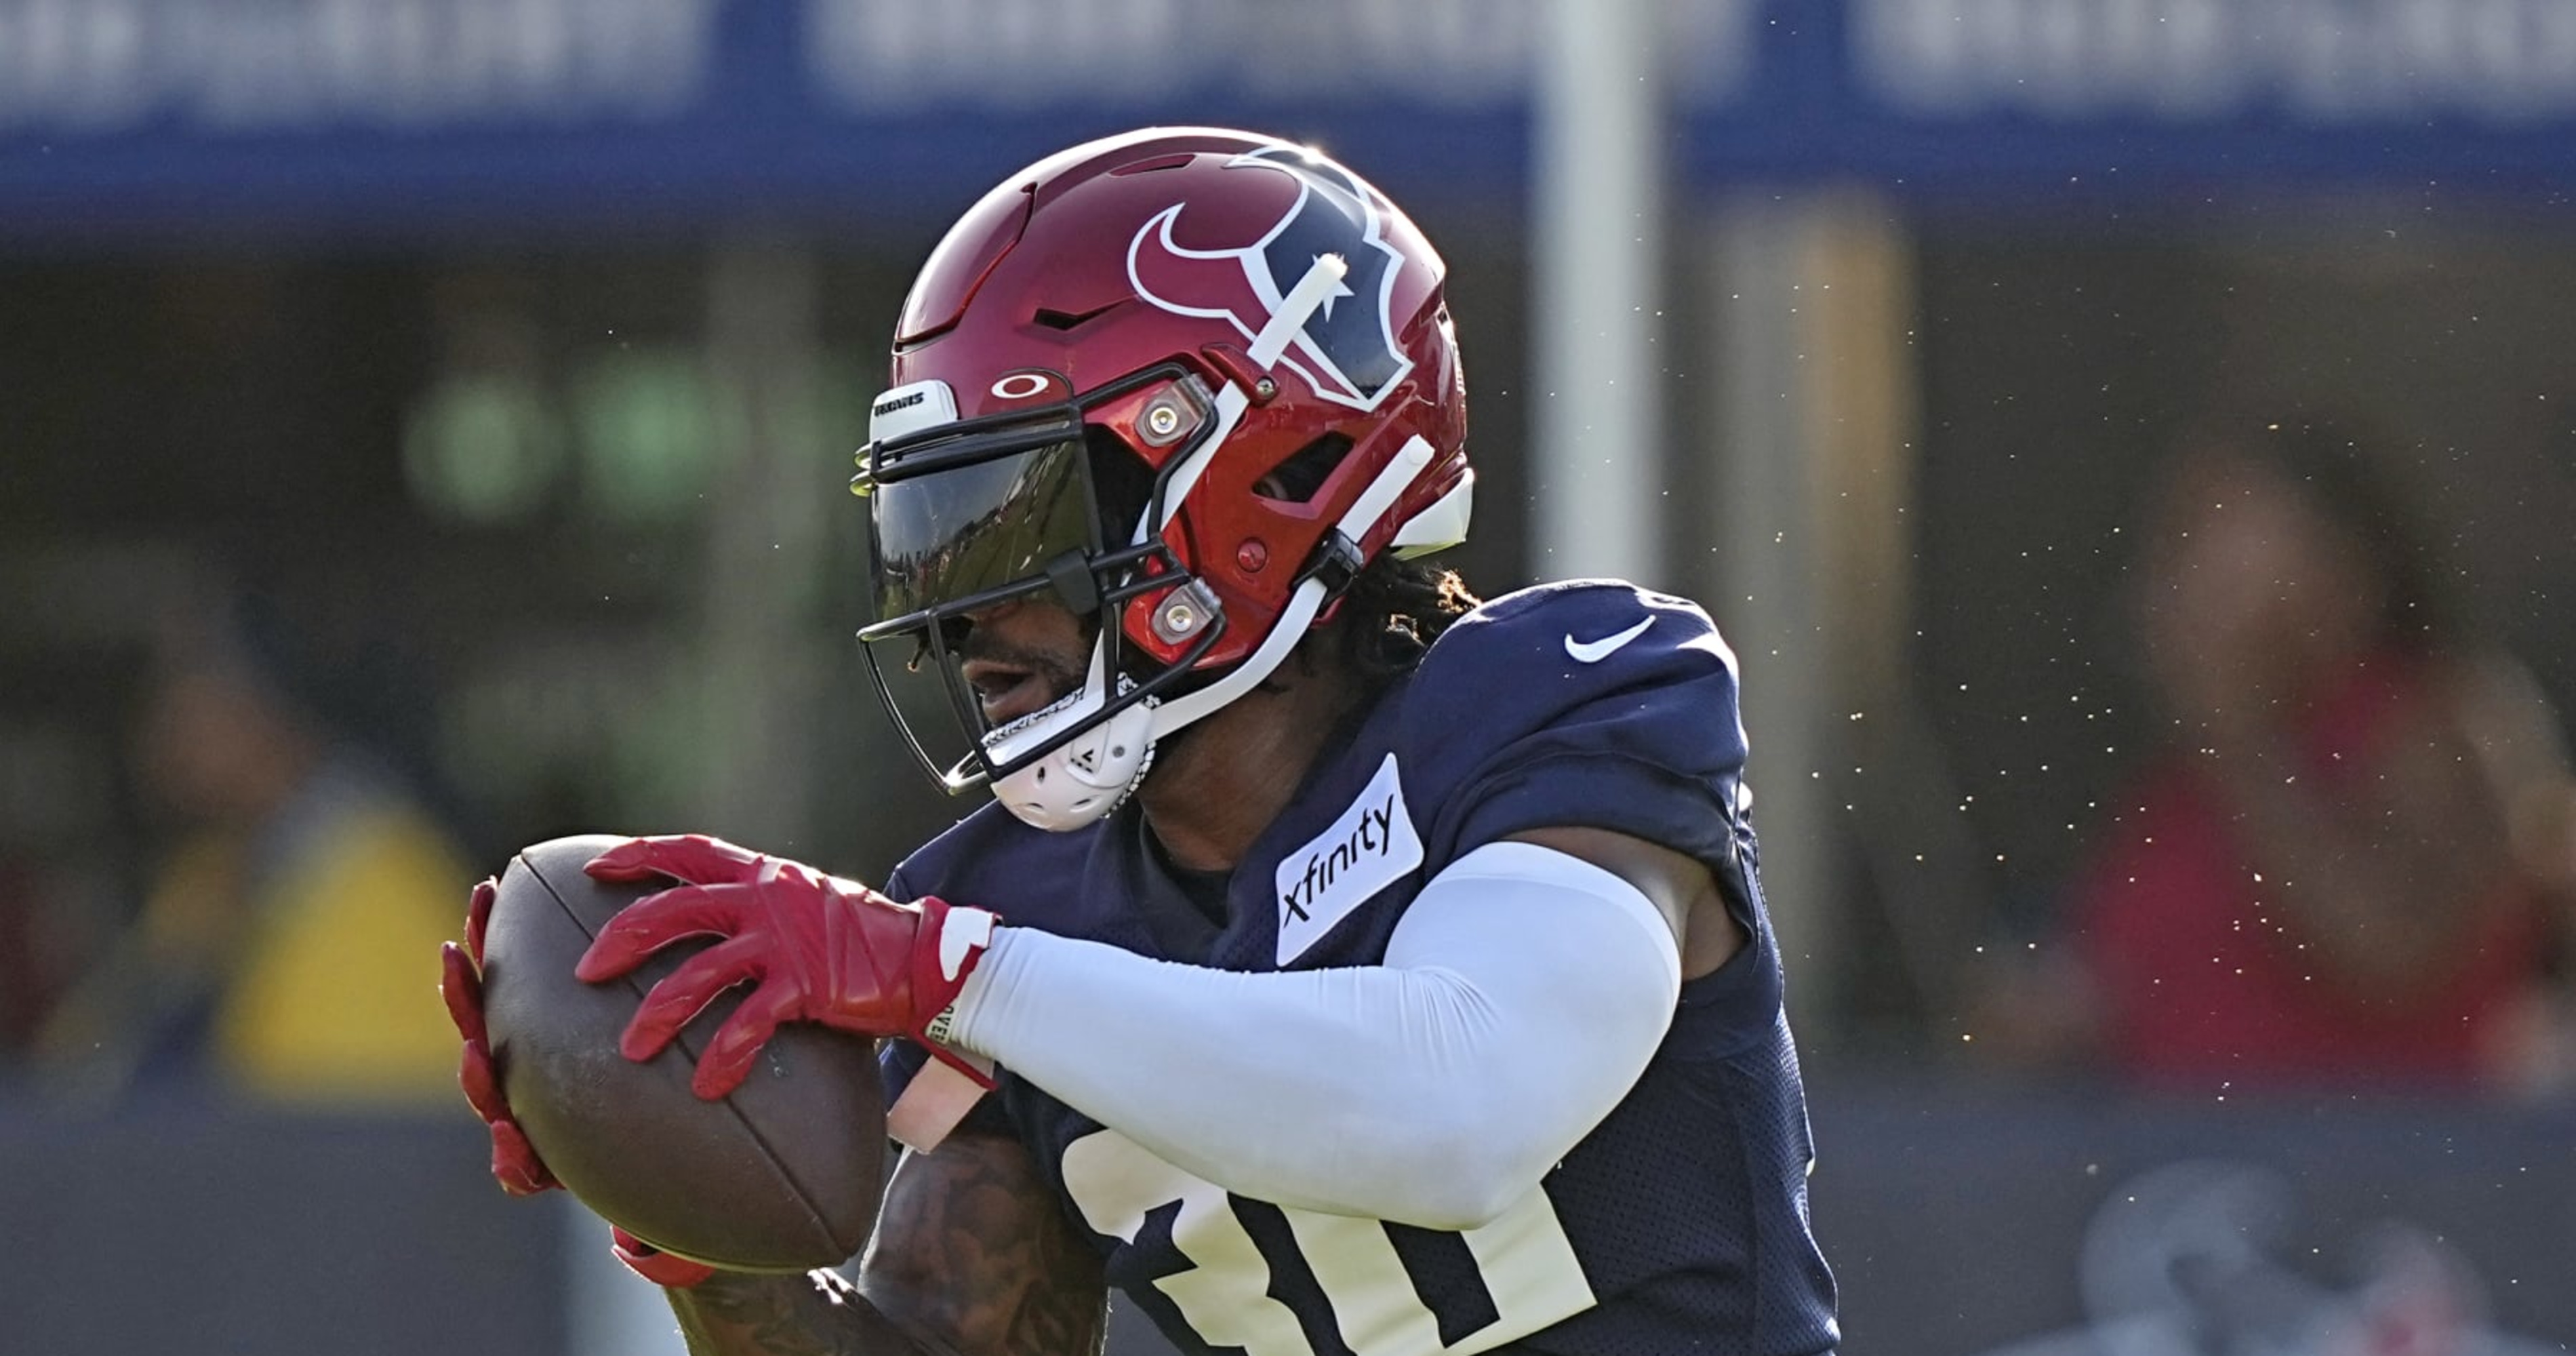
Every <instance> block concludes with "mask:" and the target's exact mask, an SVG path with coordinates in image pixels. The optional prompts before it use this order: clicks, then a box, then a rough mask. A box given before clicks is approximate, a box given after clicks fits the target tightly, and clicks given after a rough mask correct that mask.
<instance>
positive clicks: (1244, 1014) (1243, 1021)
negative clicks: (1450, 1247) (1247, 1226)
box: [954, 843, 1681, 1229]
mask: <svg viewBox="0 0 2576 1356" xmlns="http://www.w3.org/2000/svg"><path fill="white" fill-rule="evenodd" d="M1680 987H1681V955H1680V950H1679V948H1678V946H1677V945H1676V943H1675V941H1674V938H1673V933H1672V929H1671V927H1670V926H1669V925H1668V924H1667V923H1666V922H1665V921H1664V918H1663V916H1662V914H1660V913H1659V912H1657V911H1656V909H1655V906H1654V904H1653V903H1652V902H1651V901H1649V900H1648V899H1647V898H1646V897H1645V895H1644V894H1642V893H1641V892H1639V891H1638V889H1637V888H1636V887H1635V886H1633V885H1630V884H1629V883H1628V882H1627V881H1625V880H1622V879H1620V878H1619V877H1618V876H1616V875H1613V874H1612V873H1610V872H1608V871H1605V870H1603V869H1601V868H1600V867H1597V866H1594V865H1592V864H1590V863H1588V862H1585V861H1582V860H1581V859H1579V858H1575V857H1571V856H1567V855H1566V854H1564V853H1560V852H1556V851H1553V850H1550V849H1547V848H1542V847H1538V846H1535V845H1533V844H1528V843H1491V844H1487V845H1485V846H1483V847H1480V848H1478V849H1476V850H1475V851H1473V852H1470V853H1468V854H1467V855H1466V856H1464V857H1462V858H1460V859H1458V860H1457V861H1456V862H1454V863H1452V864H1451V865H1450V866H1449V867H1448V869H1446V870H1444V871H1442V872H1441V873H1440V874H1439V876H1438V877H1436V878H1435V879H1433V880H1432V881H1431V882H1430V883H1429V884H1427V885H1425V886H1424V887H1423V889H1422V892H1421V894H1419V895H1418V896H1416V897H1415V899H1414V901H1413V903H1412V905H1411V907H1410V908H1408V909H1407V910H1406V911H1405V915H1404V917H1403V918H1402V919H1401V920H1400V921H1399V922H1398V923H1397V925H1396V928H1395V932H1394V934H1393V936H1392V937H1391V939H1390V940H1389V942H1388V944H1387V951H1386V956H1385V959H1384V961H1383V962H1382V963H1381V964H1379V965H1375V966H1365V967H1354V968H1348V969H1335V970H1305V971H1294V972H1288V973H1262V974H1241V973H1236V972H1233V971H1226V970H1214V969H1208V968H1205V967H1201V966H1192V965H1177V964H1173V963H1170V962H1167V961H1158V960H1151V959H1148V958H1146V957H1143V956H1139V955H1136V954H1134V953H1132V952H1128V951H1123V950H1120V949H1118V948H1116V947H1112V946H1107V945H1103V944H1101V943H1097V942H1085V941H1076V940H1072V939H1068V938H1063V937H1056V936H1051V935H1049V934H1047V933H1042V932H1034V931H1030V930H1028V929H1024V928H1002V929H998V930H997V931H996V932H995V934H994V944H993V947H992V949H991V950H990V951H988V952H986V953H985V956H984V959H983V961H982V963H981V964H980V965H979V966H978V967H977V969H976V971H975V975H974V977H973V978H972V979H971V980H969V981H968V984H967V987H966V990H965V992H964V993H963V994H961V995H960V997H959V1000H958V1008H957V1014H956V1015H957V1023H956V1026H955V1028H954V1030H955V1032H956V1040H955V1043H956V1044H957V1045H959V1046H960V1047H962V1048H964V1049H967V1050H969V1051H971V1052H973V1053H976V1054H981V1055H986V1056H989V1057H991V1058H993V1059H996V1060H999V1061H1000V1062H1001V1063H1002V1064H1004V1065H1005V1066H1007V1067H1009V1068H1010V1069H1011V1070H1012V1071H1014V1072H1016V1073H1018V1074H1019V1075H1020V1076H1021V1077H1023V1078H1026V1079H1028V1080H1029V1081H1030V1082H1032V1083H1034V1084H1036V1085H1037V1086H1039V1087H1041V1088H1044V1089H1045V1090H1046V1091H1047V1092H1049V1093H1050V1094H1052V1095H1054V1096H1055V1097H1057V1098H1059V1099H1060V1100H1062V1101H1063V1102H1065V1103H1066V1104H1067V1105H1069V1106H1071V1107H1073V1108H1074V1109H1076V1110H1078V1111H1080V1112H1082V1113H1083V1114H1085V1115H1087V1116H1090V1117H1091V1118H1093V1119H1094V1120H1097V1121H1099V1122H1100V1123H1101V1124H1103V1125H1106V1126H1109V1127H1111V1128H1113V1129H1115V1130H1117V1131H1119V1132H1120V1133H1122V1134H1124V1135H1126V1136H1127V1137H1128V1138H1129V1139H1132V1140H1134V1141H1135V1142H1136V1143H1138V1144H1140V1145H1142V1146H1144V1147H1145V1148H1146V1149H1148V1150H1151V1151H1152V1152H1153V1153H1155V1154H1156V1155H1158V1156H1160V1157H1161V1158H1163V1159H1164V1160H1166V1161H1168V1162H1170V1163H1172V1164H1173V1165H1175V1166H1177V1167H1180V1168H1182V1169H1184V1170H1186V1171H1188V1172H1191V1173H1193V1174H1196V1175H1197V1176H1199V1177H1201V1178H1204V1179H1206V1180H1207V1181H1210V1182H1213V1183H1215V1184H1217V1185H1219V1186H1222V1187H1224V1188H1226V1189H1227V1190H1229V1191H1235V1192H1240V1193H1242V1194H1244V1195H1247V1196H1251V1197H1255V1198H1257V1199H1260V1200H1266V1201H1272V1202H1275V1203H1278V1204H1281V1205H1292V1206H1299V1207H1303V1208H1306V1209H1313V1210H1324V1211H1330V1212H1333V1213H1337V1214H1349V1215H1361V1216H1367V1217H1372V1218H1377V1219H1387V1220H1394V1221H1397V1222H1400V1223H1407V1224H1417V1225H1422V1226H1425V1227H1431V1228H1450V1229H1458V1228H1468V1227H1473V1226H1474V1225H1477V1224H1481V1223H1483V1222H1485V1221H1487V1220H1490V1219H1492V1218H1494V1217H1495V1216H1496V1215H1499V1214H1500V1213H1501V1212H1502V1211H1503V1210H1505V1209H1507V1208H1509V1207H1510V1206H1511V1204H1512V1203H1513V1202H1515V1201H1517V1200H1518V1199H1519V1198H1520V1197H1521V1196H1522V1195H1524V1194H1525V1193H1527V1192H1528V1191H1529V1190H1530V1189H1531V1188H1532V1187H1534V1186H1536V1185H1537V1184H1538V1181H1539V1178H1540V1177H1541V1176H1542V1175H1543V1174H1544V1173H1545V1172H1546V1171H1547V1170H1548V1169H1549V1168H1550V1167H1552V1166H1553V1165H1554V1164H1555V1163H1556V1161H1557V1160H1558V1159H1559V1158H1561V1157H1563V1156H1564V1154H1565V1152H1566V1151H1567V1150H1568V1149H1571V1148H1573V1147H1574V1145H1575V1143H1576V1142H1577V1141H1579V1140H1581V1139H1582V1138H1583V1136H1584V1135H1585V1134H1587V1133H1589V1132H1590V1131H1591V1129H1592V1127H1593V1126H1595V1125H1597V1124H1599V1123H1600V1121H1601V1118H1602V1117H1604V1116H1606V1115H1608V1114H1609V1112H1610V1109H1611V1108H1612V1107H1613V1106H1615V1105H1617V1104H1618V1102H1619V1099H1620V1098H1621V1097H1623V1096H1625V1095H1626V1094H1627V1092H1628V1089H1629V1088H1630V1087H1632V1086H1633V1085H1634V1084H1635V1083H1636V1081H1637V1078H1638V1076H1639V1075H1640V1074H1641V1073H1643V1072H1644V1070H1645V1067H1646V1061H1647V1059H1648V1058H1649V1057H1651V1056H1652V1055H1653V1054H1654V1051H1655V1047H1656V1046H1657V1045H1658V1044H1659V1043H1661V1041H1662V1040H1663V1036H1664V1032H1665V1030H1666V1029H1667V1028H1668V1027H1669V1026H1670V1025H1671V1024H1672V1019H1673V1010H1674V1004H1675V1002H1676V1000H1677V997H1678V995H1679V992H1680Z"/></svg>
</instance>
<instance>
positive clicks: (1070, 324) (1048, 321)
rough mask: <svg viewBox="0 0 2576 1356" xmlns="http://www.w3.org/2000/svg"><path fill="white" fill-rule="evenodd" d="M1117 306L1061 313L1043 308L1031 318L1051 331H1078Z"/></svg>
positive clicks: (1110, 304) (1113, 304) (1095, 307)
mask: <svg viewBox="0 0 2576 1356" xmlns="http://www.w3.org/2000/svg"><path fill="white" fill-rule="evenodd" d="M1117 304H1118V303H1117V302H1114V301H1113V302H1110V303H1109V304H1108V305H1106V306H1094V307H1092V308H1091V309H1090V310H1087V311H1059V310H1057V309H1055V308H1054V307H1052V306H1041V307H1039V308H1038V309H1037V313H1036V314H1035V315H1032V316H1030V317H1029V318H1030V319H1031V320H1033V321H1036V322H1037V323H1038V324H1040V325H1044V326H1045V327H1047V328H1048V329H1051V330H1071V329H1078V328H1080V327H1082V326H1083V325H1086V324H1089V323H1090V322H1092V321H1094V320H1097V319H1099V318H1100V317H1101V315H1102V314H1103V313H1105V312H1106V311H1108V309H1109V307H1110V306H1115V305H1117Z"/></svg>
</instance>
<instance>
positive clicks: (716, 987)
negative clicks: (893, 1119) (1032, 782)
mask: <svg viewBox="0 0 2576 1356" xmlns="http://www.w3.org/2000/svg"><path fill="white" fill-rule="evenodd" d="M584 869H585V870H587V871H588V872H589V873H590V874H591V875H592V876H593V877H595V878H597V879H600V880H612V881H637V880H645V879H649V878H651V877H653V876H668V877H671V878H672V879H674V880H678V881H680V882H682V884H681V885H680V886H679V887H678V888H676V889H671V890H665V891H663V892H661V893H660V894H657V895H653V896H650V897H648V898H645V899H640V900H637V901H636V902H635V903H633V904H630V905H628V906H626V908H625V910H624V911H622V912H620V913H619V914H618V915H617V917H616V918H614V919H612V920H610V922H609V924H608V926H607V927H604V928H602V929H600V933H599V936H598V937H597V938H595V939H594V940H593V941H592V942H591V944H590V949H589V951H587V952H585V953H584V954H583V956H582V958H581V963H580V965H579V966H578V967H576V968H575V970H574V973H575V974H577V975H579V976H580V977H581V978H582V979H584V980H587V981H590V982H592V983H597V982H599V981H601V980H606V979H614V978H616V977H617V976H619V975H623V974H625V973H627V972H628V971H630V970H633V969H634V968H635V967H637V966H639V965H642V964H643V963H644V960H645V958H646V957H648V956H650V955H652V954H653V953H654V952H656V951H659V950H661V949H662V948H663V947H666V946H669V945H671V944H672V943H674V942H677V941H680V940H681V939H683V938H687V937H705V936H713V937H716V938H719V939H720V940H719V941H717V943H716V944H715V945H713V946H710V947H708V948H707V949H706V950H704V951H702V952H700V953H698V954H697V955H695V956H692V957H690V958H689V959H688V960H687V961H685V962H683V963H682V964H681V966H680V968H679V969H678V970H676V971H674V972H673V973H672V974H671V976H670V977H669V978H667V979H664V980H663V981H662V982H661V983H659V984H656V985H654V986H653V991H652V992H651V993H650V994H647V995H646V996H645V998H644V1002H643V1005H642V1006H641V1007H639V1008H637V1009H636V1012H635V1018H634V1020H633V1021H631V1022H629V1023H628V1024H627V1027H626V1034H625V1036H624V1037H623V1038H622V1039H621V1040H620V1041H619V1043H618V1048H619V1050H621V1051H622V1052H623V1053H624V1054H625V1056H626V1057H627V1058H628V1059H633V1060H646V1059H651V1058H653V1057H654V1056H655V1055H657V1054H659V1053H661V1051H662V1048H663V1047H664V1046H666V1045H669V1044H670V1043H671V1040H672V1038H673V1037H675V1036H677V1035H678V1034H679V1032H680V1028H682V1027H684V1026H686V1025H688V1024H689V1022H690V1021H691V1020H692V1019H693V1018H695V1017H696V1016H697V1015H698V1013H699V1012H700V1011H701V1010H703V1009H704V1008H705V1007H706V1006H707V1004H708V1003H710V1002H712V1001H714V1000H715V998H716V997H717V995H719V994H721V993H723V992H724V991H725V990H726V989H729V988H731V987H733V986H734V985H737V984H750V985H751V986H752V989H751V991H750V992H749V993H747V994H745V995H744V996H743V1000H742V1004H741V1006H739V1007H737V1008H736V1009H734V1013H733V1015H732V1016H731V1017H728V1018H726V1019H725V1023H724V1025H723V1026H722V1027H721V1028H719V1029H718V1030H717V1032H716V1034H715V1036H714V1038H713V1039H712V1040H710V1041H709V1042H708V1043H707V1048H706V1052H705V1053H704V1054H702V1055H700V1056H699V1057H698V1071H697V1076H696V1078H695V1079H694V1080H692V1083H691V1086H692V1087H694V1088H695V1089H696V1090H697V1094H698V1095H699V1096H700V1097H705V1098H708V1099H710V1100H712V1099H714V1098H718V1097H722V1096H724V1095H725V1094H726V1093H729V1092H731V1091H733V1090H734V1089H735V1088H736V1087H739V1086H741V1084H742V1080H743V1079H744V1078H745V1077H746V1076H748V1075H749V1074H750V1072H751V1066H752V1062H753V1061H754V1060H755V1059H756V1058H758V1056H759V1054H760V1047H761V1046H762V1045H764V1044H766V1043H767V1042H768V1040H769V1037H770V1035H771V1034H772V1033H773V1032H775V1031H776V1030H777V1029H778V1026H779V1024H780V1023H781V1022H820V1023H822V1024H824V1025H826V1026H831V1027H837V1028H839V1029H840V1030H843V1031H849V1032H855V1033H857V1034H859V1035H862V1036H910V1037H913V1038H914V1039H916V1040H918V1041H920V1042H921V1043H922V1044H923V1045H924V1046H926V1047H928V1049H929V1050H930V1052H931V1053H932V1054H933V1055H936V1056H938V1057H939V1058H941V1059H943V1060H946V1061H947V1062H949V1063H951V1064H954V1065H956V1066H957V1067H958V1068H959V1069H962V1070H964V1071H966V1072H967V1073H968V1074H970V1075H972V1076H973V1077H974V1078H975V1079H976V1080H977V1081H978V1082H983V1083H986V1084H987V1085H988V1086H989V1084H990V1080H989V1079H987V1078H986V1077H985V1076H984V1074H983V1073H982V1072H981V1071H979V1070H977V1069H975V1068H973V1067H972V1066H971V1065H968V1064H967V1063H965V1062H964V1061H963V1060H962V1059H960V1058H959V1057H958V1056H957V1055H955V1054H954V1053H952V1052H950V1051H949V1050H948V1049H947V1048H946V1047H944V1046H943V1045H942V1044H941V1043H940V1042H939V1040H938V1039H937V1038H936V1037H935V1036H934V1035H933V1034H932V1032H931V1026H932V1023H933V1021H934V1019H937V1018H938V1017H939V1016H940V1015H941V1014H942V1013H943V1012H944V1011H946V1009H947V1008H948V1005H949V1004H950V1003H952V1002H954V1001H956V998H957V992H958V990H960V989H962V988H964V987H965V984H966V977H967V976H968V975H969V974H971V973H973V972H974V969H975V963H976V961H977V960H978V959H979V958H980V957H981V956H982V955H983V951H984V948H985V946H986V945H987V943H988V942H989V941H990V939H991V936H992V930H993V922H994V919H993V915H991V914H990V913H987V912H985V911H984V910H981V909H967V908H952V907H950V906H949V905H948V904H947V903H945V902H944V901H941V900H938V899H924V900H922V901H920V902H919V903H918V904H897V903H895V902H894V901H892V900H890V899H887V898H886V897H885V896H883V895H881V894H878V893H877V892H876V891H874V890H871V889H869V888H868V887H866V886H864V885H861V884H859V883H858V882H857V881H852V880H843V879H841V878H840V877H838V876H832V875H827V874H825V873H823V872H820V871H817V870H815V869H813V868H812V867H809V866H803V865H800V864H798V863H796V862H791V861H787V860H785V859H783V858H778V857H770V856H766V855H763V854H761V853H756V852H752V851H750V850H749V849H747V848H740V847H736V846H734V845H733V844H731V843H727V842H724V841H722V840H720V839H714V838H707V837H704V836H701V835H697V834H688V835H683V836H678V837H667V838H638V839H633V840H630V841H628V842H625V843H621V844H619V845H617V846H616V847H613V848H611V849H609V850H608V851H607V852H604V853H602V854H600V855H599V856H598V857H596V858H593V859H592V860H591V861H590V863H589V865H588V866H587V867H585V868H584Z"/></svg>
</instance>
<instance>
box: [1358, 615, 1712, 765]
mask: <svg viewBox="0 0 2576 1356" xmlns="http://www.w3.org/2000/svg"><path fill="white" fill-rule="evenodd" d="M1736 672H1737V670H1736V659H1735V654H1734V652H1733V651H1731V650H1730V649H1728V648H1727V645H1726V641H1725V640H1724V638H1723V637H1721V636H1720V635H1719V634H1718V630H1717V625H1716V623H1715V622H1713V621H1712V620H1710V618H1709V615H1708V613H1707V612H1706V611H1705V610H1704V609H1702V608H1701V607H1700V606H1699V605H1698V604H1697V603H1694V602H1691V601H1690V600H1689V599H1686V598H1677V597H1674V596H1672V595H1670V594H1664V593H1657V592H1654V591H1653V590H1650V589H1644V588H1639V587H1638V586H1636V585H1634V584H1630V583H1626V582H1624V581H1620V580H1600V579H1585V580H1571V581H1567V582H1563V583H1554V584H1543V585H1539V586H1537V587H1534V588H1529V589H1524V590H1522V591H1520V592H1517V593H1512V594H1507V595H1505V596H1503V597H1500V598H1497V599H1494V600H1493V601H1491V602H1488V603H1486V604H1484V605H1482V606H1480V607H1478V608H1476V609H1475V610H1474V611H1472V612H1469V613H1468V614H1467V615H1466V616H1463V617H1461V618H1459V619H1458V620H1457V621H1456V622H1455V623H1453V624H1452V625H1451V626H1450V628H1449V629H1448V631H1447V632H1445V633H1444V634H1443V635H1442V636H1441V637H1440V639H1439V641H1438V642H1437V643H1436V644H1434V645H1433V646H1432V647H1431V651H1430V653H1428V654H1426V655H1425V656H1423V660H1422V664H1421V667H1420V669H1419V671H1418V672H1417V674H1416V677H1415V681H1414V683H1413V685H1412V691H1411V693H1410V694H1409V700H1408V702H1407V707H1408V710H1407V713H1406V724H1407V725H1408V726H1409V727H1411V729H1410V731H1409V733H1410V734H1411V735H1412V736H1413V738H1414V739H1415V740H1428V741H1432V742H1449V741H1458V742H1462V743H1465V744H1471V745H1472V744H1482V745H1493V744H1496V743H1499V742H1502V741H1508V740H1511V739H1514V738H1518V737H1520V736H1522V735H1526V734H1529V733H1532V732H1534V731H1538V730H1541V729H1547V728H1551V727H1559V726H1579V727H1589V728H1594V729H1596V730H1598V729H1600V728H1601V727H1604V726H1610V725H1615V726H1617V727H1619V728H1620V730H1621V731H1622V735H1623V737H1622V739H1621V740H1619V741H1617V742H1622V743H1625V742H1628V741H1630V740H1635V741H1641V742H1643V743H1655V742H1661V741H1663V740H1671V741H1674V742H1676V743H1682V744H1691V745H1697V746H1700V747H1701V748H1702V749H1704V750H1707V751H1708V752H1709V753H1714V754H1715V755H1716V756H1717V758H1718V760H1719V761H1721V762H1723V761H1731V760H1740V758H1741V750H1742V746H1743V739H1744V736H1743V729H1742V723H1741V719H1740V715H1739V712H1738V709H1737V683H1736ZM1712 744H1714V745H1717V746H1720V747H1718V748H1710V745H1712ZM1676 751H1677V752H1678V750H1676ZM1693 761H1697V760H1696V759H1694V760H1693Z"/></svg>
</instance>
